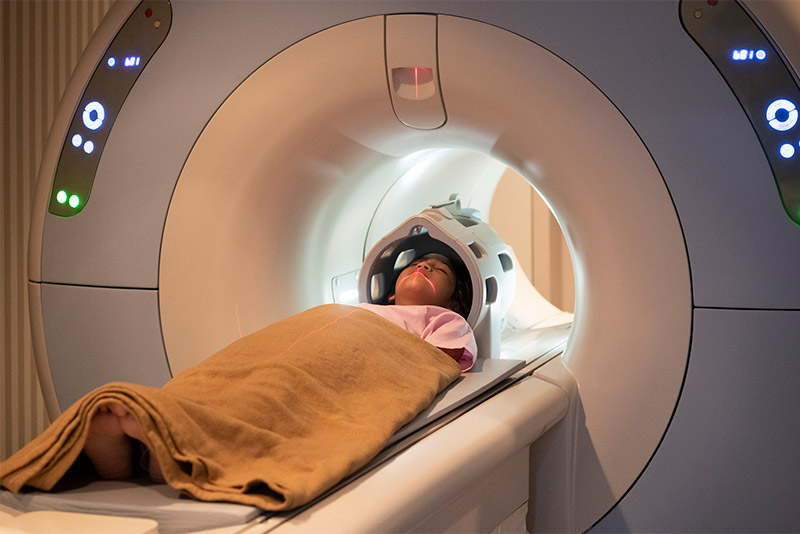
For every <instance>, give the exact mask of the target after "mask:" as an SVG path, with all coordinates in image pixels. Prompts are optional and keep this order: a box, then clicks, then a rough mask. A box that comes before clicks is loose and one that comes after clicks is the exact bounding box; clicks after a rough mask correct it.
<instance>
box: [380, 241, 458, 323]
mask: <svg viewBox="0 0 800 534" xmlns="http://www.w3.org/2000/svg"><path fill="white" fill-rule="evenodd" d="M390 300H391V301H393V302H394V304H397V305H410V304H420V305H433V306H442V307H444V308H449V309H451V310H453V311H454V312H456V313H458V314H459V315H461V316H462V317H464V318H465V319H466V318H467V316H468V315H469V311H470V307H471V306H472V284H471V283H470V276H469V271H468V270H467V267H466V266H465V265H464V263H463V261H461V259H460V258H458V257H457V256H456V255H455V254H452V255H450V254H447V255H446V254H442V253H435V252H431V253H427V254H423V255H422V256H420V257H418V258H416V259H415V260H414V261H412V262H411V263H410V264H408V266H406V267H405V268H404V269H403V270H402V271H401V272H400V275H399V276H398V277H397V280H396V282H395V287H394V295H393V297H392V298H391V299H390Z"/></svg>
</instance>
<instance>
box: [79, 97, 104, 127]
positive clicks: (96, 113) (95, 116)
mask: <svg viewBox="0 0 800 534" xmlns="http://www.w3.org/2000/svg"><path fill="white" fill-rule="evenodd" d="M105 119H106V108H104V107H103V104H101V103H100V102H98V101H96V100H95V101H94V102H89V103H88V104H86V107H85V108H83V125H84V126H86V127H87V128H89V129H90V130H97V129H98V128H100V127H101V126H102V125H103V121H104V120H105Z"/></svg>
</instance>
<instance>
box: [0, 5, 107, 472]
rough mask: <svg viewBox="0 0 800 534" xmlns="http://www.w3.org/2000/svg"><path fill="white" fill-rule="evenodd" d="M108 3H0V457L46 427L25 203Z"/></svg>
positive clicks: (28, 202)
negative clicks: (34, 344)
mask: <svg viewBox="0 0 800 534" xmlns="http://www.w3.org/2000/svg"><path fill="white" fill-rule="evenodd" d="M111 3H112V1H111V0H72V1H70V0H23V1H9V0H0V39H2V59H0V64H2V69H3V83H2V86H0V91H1V92H0V124H2V147H3V148H2V155H1V156H0V166H1V167H2V177H3V186H2V192H1V193H0V221H2V285H0V288H1V290H2V293H0V306H1V307H2V308H1V309H0V315H2V319H3V328H2V331H0V347H1V348H2V363H1V364H0V373H2V377H0V459H3V458H6V457H8V456H9V455H10V454H11V453H12V452H14V451H16V450H17V449H19V448H20V447H21V446H22V445H24V444H25V443H26V442H28V441H29V440H30V439H31V438H33V437H34V436H36V435H37V434H39V433H40V432H41V431H42V430H43V429H44V427H45V426H46V425H47V423H48V420H47V416H46V414H45V410H44V404H43V401H42V398H41V394H40V392H39V382H38V379H37V377H36V370H35V366H34V363H33V352H32V348H31V341H30V325H29V321H28V294H27V282H26V281H27V274H26V273H27V269H28V266H27V246H28V221H29V219H30V212H31V206H30V204H31V198H32V195H33V189H34V186H35V183H36V173H37V171H38V168H39V161H40V159H41V157H42V150H43V147H44V142H45V139H46V137H47V134H48V132H49V129H50V124H51V122H52V121H53V118H54V116H55V109H56V107H57V105H58V102H59V100H60V99H61V94H62V93H63V92H64V89H65V88H66V84H67V81H68V79H69V76H70V73H71V72H72V70H73V68H74V67H75V65H76V63H77V62H78V58H79V57H80V54H81V52H82V51H83V49H84V47H85V46H86V44H87V43H88V41H89V37H90V36H91V35H92V33H93V32H94V30H95V28H96V27H97V25H98V24H99V23H100V20H101V19H102V18H103V15H104V14H105V13H106V11H107V10H108V9H109V7H110V6H111Z"/></svg>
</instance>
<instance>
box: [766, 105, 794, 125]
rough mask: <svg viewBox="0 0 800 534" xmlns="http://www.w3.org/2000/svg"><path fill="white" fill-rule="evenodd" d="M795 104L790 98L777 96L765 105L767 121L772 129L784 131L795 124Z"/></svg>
mask: <svg viewBox="0 0 800 534" xmlns="http://www.w3.org/2000/svg"><path fill="white" fill-rule="evenodd" d="M797 116H798V112H797V106H795V105H794V102H792V101H791V100H786V99H785V98H779V99H778V100H775V101H774V102H772V103H771V104H770V105H769V106H767V122H768V123H769V125H770V127H771V128H772V129H773V130H778V131H779V132H785V131H786V130H789V129H791V128H793V127H794V125H795V124H797Z"/></svg>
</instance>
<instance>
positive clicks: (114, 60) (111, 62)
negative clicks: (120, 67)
mask: <svg viewBox="0 0 800 534" xmlns="http://www.w3.org/2000/svg"><path fill="white" fill-rule="evenodd" d="M116 64H117V58H115V57H110V58H108V66H109V67H113V66H114V65H116Z"/></svg>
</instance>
